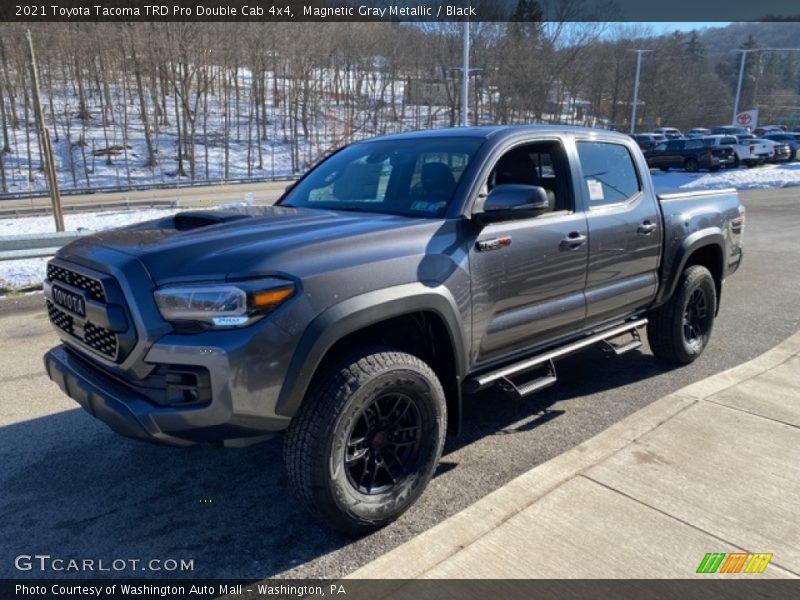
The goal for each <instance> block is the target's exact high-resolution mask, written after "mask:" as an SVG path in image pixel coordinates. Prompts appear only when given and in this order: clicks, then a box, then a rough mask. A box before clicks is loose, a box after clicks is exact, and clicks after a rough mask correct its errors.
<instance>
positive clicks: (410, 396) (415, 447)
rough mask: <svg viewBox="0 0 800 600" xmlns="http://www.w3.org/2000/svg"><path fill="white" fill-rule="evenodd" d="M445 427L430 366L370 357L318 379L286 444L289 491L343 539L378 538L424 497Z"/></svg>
mask: <svg viewBox="0 0 800 600" xmlns="http://www.w3.org/2000/svg"><path fill="white" fill-rule="evenodd" d="M446 423H447V408H446V402H445V396H444V391H443V390H442V386H441V384H440V383H439V380H438V378H437V377H436V374H435V373H434V372H433V370H432V369H431V368H430V367H429V366H428V365H427V364H426V363H425V362H423V361H422V360H420V359H419V358H417V357H416V356H413V355H411V354H407V353H405V352H399V351H396V350H392V349H386V348H371V349H367V350H364V351H362V352H360V353H358V354H355V355H352V356H351V357H350V358H348V359H346V360H344V361H342V362H340V363H339V364H338V365H333V366H332V367H331V368H328V369H327V370H326V371H324V372H322V373H320V374H319V376H317V377H315V381H314V383H313V384H312V386H311V388H310V390H309V393H308V394H307V397H306V399H305V400H304V402H303V404H302V406H301V408H300V411H299V413H298V414H297V415H296V416H295V417H294V419H292V423H291V425H290V427H289V429H288V431H287V433H286V439H285V441H284V459H285V462H286V467H287V471H288V474H289V482H290V485H291V487H292V489H293V491H294V492H295V494H296V495H297V496H298V498H300V500H301V501H303V503H304V504H306V506H307V507H308V508H309V509H310V510H311V512H312V513H314V514H315V515H316V516H317V517H319V518H321V519H322V520H323V521H325V522H326V523H327V524H328V525H330V526H331V527H333V528H335V529H338V530H339V531H343V532H345V533H349V534H363V533H367V532H370V531H373V530H375V529H379V528H380V527H383V526H385V525H387V524H389V523H391V522H392V521H394V520H395V519H397V518H398V517H399V516H400V515H401V514H402V513H403V512H405V511H406V510H407V509H408V508H409V507H410V506H411V505H412V504H414V502H415V501H416V500H417V498H419V496H420V495H421V494H422V492H423V490H424V489H425V486H427V484H428V482H429V481H430V479H431V477H432V476H433V472H434V470H435V469H436V466H437V465H438V463H439V458H440V457H441V454H442V448H443V446H444V439H445V428H446Z"/></svg>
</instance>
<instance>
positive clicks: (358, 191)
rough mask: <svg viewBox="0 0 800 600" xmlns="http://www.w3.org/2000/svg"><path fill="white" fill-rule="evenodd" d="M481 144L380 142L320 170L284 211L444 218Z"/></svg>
mask: <svg viewBox="0 0 800 600" xmlns="http://www.w3.org/2000/svg"><path fill="white" fill-rule="evenodd" d="M482 143H483V139H482V138H468V137H458V138H453V137H451V138H439V139H437V138H426V139H405V140H376V141H372V142H364V143H360V144H353V145H352V146H348V147H347V148H344V149H343V150H341V151H340V152H337V153H336V154H334V155H333V156H331V157H330V158H329V159H327V160H326V161H324V162H323V163H321V164H320V165H319V166H317V167H316V168H315V169H314V170H313V171H311V173H309V174H308V175H307V176H306V177H305V178H304V179H303V180H302V181H300V182H299V183H298V184H297V185H296V186H295V187H294V188H293V189H292V190H290V191H289V193H288V194H287V195H286V196H285V197H284V198H283V200H282V201H281V203H280V204H281V205H282V206H296V207H306V208H324V209H333V210H352V211H361V212H376V213H386V214H394V215H402V216H414V217H429V218H433V217H442V216H444V214H445V211H446V210H447V206H448V204H449V203H450V201H451V200H452V198H453V194H454V193H455V190H456V187H457V186H458V183H459V182H460V181H461V177H462V176H463V174H464V171H465V170H466V168H467V165H469V162H470V161H471V160H472V158H473V156H475V152H476V151H477V150H478V148H479V147H480V145H481V144H482Z"/></svg>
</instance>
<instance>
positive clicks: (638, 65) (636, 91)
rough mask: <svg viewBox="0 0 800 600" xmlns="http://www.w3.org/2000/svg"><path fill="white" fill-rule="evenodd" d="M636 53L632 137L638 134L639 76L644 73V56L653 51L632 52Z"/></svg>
mask: <svg viewBox="0 0 800 600" xmlns="http://www.w3.org/2000/svg"><path fill="white" fill-rule="evenodd" d="M631 52H636V78H635V79H634V81H633V107H632V108H631V135H633V134H634V133H635V132H636V105H637V104H638V103H639V74H640V73H641V72H642V54H644V53H645V52H652V50H631Z"/></svg>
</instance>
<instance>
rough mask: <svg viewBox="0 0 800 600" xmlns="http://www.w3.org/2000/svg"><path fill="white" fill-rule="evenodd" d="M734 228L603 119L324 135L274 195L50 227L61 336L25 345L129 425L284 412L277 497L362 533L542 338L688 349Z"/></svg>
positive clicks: (557, 348) (410, 491) (154, 432)
mask: <svg viewBox="0 0 800 600" xmlns="http://www.w3.org/2000/svg"><path fill="white" fill-rule="evenodd" d="M743 226H744V209H743V207H742V205H741V204H740V203H739V200H738V197H737V194H736V192H735V191H733V190H722V191H703V192H693V193H685V192H675V193H665V194H660V195H659V194H657V192H656V190H655V189H654V187H653V182H652V180H651V178H650V173H649V171H648V166H647V162H646V161H645V158H644V156H643V155H642V153H641V151H640V150H639V148H638V147H637V146H636V143H635V142H634V141H633V140H632V139H631V138H629V137H628V136H624V135H621V134H615V133H611V132H607V131H597V130H590V129H581V128H566V127H533V126H530V127H486V128H459V129H448V130H439V131H421V132H414V133H405V134H398V135H392V136H388V137H383V138H377V139H373V140H368V141H364V142H359V143H356V144H353V145H350V146H347V147H345V148H343V149H341V150H339V151H337V152H336V153H334V154H333V155H332V156H330V157H329V158H327V159H326V160H324V161H323V162H322V163H321V164H319V165H318V166H317V167H315V168H314V169H313V170H311V171H310V172H309V173H308V174H306V175H305V176H304V177H303V178H302V179H301V180H299V181H298V182H297V183H296V184H294V185H293V186H292V187H291V188H290V189H289V190H288V191H287V192H286V193H285V194H284V195H283V197H282V198H281V199H280V200H279V201H278V202H277V204H276V205H275V206H268V207H247V208H243V209H237V210H222V211H189V212H182V213H178V214H176V215H174V216H170V217H166V218H161V219H158V220H156V221H151V222H147V223H142V224H138V225H134V226H130V227H126V228H123V229H118V230H115V231H109V232H103V233H98V234H95V235H92V236H87V237H84V238H81V239H80V240H78V241H75V242H73V243H71V244H69V245H68V246H66V247H64V248H63V249H62V250H60V251H59V253H58V255H57V256H56V257H55V258H54V259H53V260H52V261H50V263H49V265H48V267H47V280H46V282H45V284H44V292H45V297H46V304H47V311H48V314H49V317H50V320H51V321H52V324H53V326H54V327H55V330H56V331H57V332H58V334H59V336H60V338H61V341H62V344H61V345H59V346H58V347H56V348H53V349H52V350H50V351H49V352H48V353H47V354H46V356H45V359H44V362H45V367H46V370H47V373H48V375H49V376H50V378H51V379H52V380H53V381H54V382H56V383H57V384H58V385H59V386H60V387H61V389H62V390H63V391H64V392H65V393H66V394H68V395H69V396H71V397H72V398H74V399H75V400H76V401H77V402H78V403H79V404H80V405H82V406H83V407H84V408H85V409H86V410H87V411H88V412H90V413H91V414H92V415H94V416H95V417H97V418H98V419H100V420H102V421H104V422H105V423H106V424H108V425H109V426H110V427H111V428H112V429H113V430H115V431H117V432H118V433H121V434H123V435H126V436H129V437H132V438H136V439H140V440H148V441H153V442H160V443H163V444H169V445H173V446H189V445H192V444H198V443H200V444H211V445H224V444H226V443H228V442H230V441H235V442H237V443H239V442H241V441H242V440H247V439H250V440H256V439H260V438H261V437H263V436H264V435H265V434H272V433H274V432H279V431H285V432H286V434H285V439H284V448H285V462H286V465H287V468H288V474H289V481H290V484H291V487H292V488H293V489H294V491H295V493H296V494H297V496H298V497H299V498H300V499H301V500H302V501H303V502H304V503H305V505H307V506H308V507H309V508H310V509H311V510H312V511H313V512H314V513H315V514H316V515H318V516H319V517H321V518H322V519H323V520H324V521H325V522H327V523H329V524H330V525H332V526H333V527H336V528H338V529H340V530H343V531H346V532H350V533H363V532H366V531H370V530H373V529H375V528H378V527H381V526H383V525H386V524H387V523H389V522H391V521H393V520H394V519H396V518H397V517H398V516H399V515H400V514H402V513H403V512H404V511H405V510H406V509H408V508H409V507H410V506H411V505H412V504H413V503H414V502H415V500H416V499H417V498H418V497H419V496H420V494H421V493H422V492H423V490H424V489H425V486H426V485H427V483H428V481H429V480H430V479H431V477H432V475H433V473H434V470H435V469H436V466H437V464H438V462H439V458H440V456H441V453H442V448H443V445H444V440H445V434H446V432H448V431H449V432H450V433H453V434H457V433H458V431H459V428H460V422H461V418H462V397H463V396H464V395H466V394H473V393H475V392H477V391H479V390H484V389H487V388H496V389H498V390H500V391H502V392H504V393H505V394H507V395H508V396H510V397H511V398H514V399H522V398H526V397H528V396H529V395H531V394H533V393H534V392H536V391H538V390H540V389H542V388H544V387H546V386H549V385H552V384H553V383H555V382H556V377H557V372H556V368H557V361H558V359H559V358H561V357H563V356H566V355H568V354H571V353H573V352H576V351H579V350H581V349H583V348H587V347H589V346H593V345H596V344H601V345H603V346H604V347H605V348H607V349H608V350H609V351H610V352H611V353H614V354H624V353H625V352H628V351H631V350H635V349H636V348H638V347H640V345H641V339H640V331H641V330H642V329H643V328H645V327H646V329H647V336H648V338H649V343H650V347H651V349H652V351H653V353H654V354H655V355H656V356H657V357H658V358H660V359H663V360H666V361H668V362H670V363H673V364H676V365H685V364H687V363H690V362H692V361H694V360H695V359H697V357H698V356H700V355H701V354H702V352H703V351H704V349H705V348H706V347H707V345H708V343H709V339H710V337H711V333H712V329H713V325H714V319H715V316H716V315H717V311H718V310H719V307H720V298H721V295H722V291H723V283H724V281H725V279H726V278H727V277H728V276H729V275H731V274H732V273H733V272H734V271H736V269H737V268H738V267H739V264H740V262H741V259H742V232H743ZM498 401H499V400H498ZM91 459H92V457H91V456H87V457H86V460H91ZM163 461H164V463H165V464H166V463H168V461H169V456H166V455H165V456H164V457H163ZM167 468H168V467H167ZM259 470H260V471H263V469H262V468H261V467H259Z"/></svg>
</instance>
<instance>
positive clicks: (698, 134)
mask: <svg viewBox="0 0 800 600" xmlns="http://www.w3.org/2000/svg"><path fill="white" fill-rule="evenodd" d="M707 135H711V130H710V129H706V128H705V127H695V128H694V129H690V130H689V131H688V132H687V133H686V137H687V138H689V139H692V140H693V139H695V138H702V137H706V136H707Z"/></svg>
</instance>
